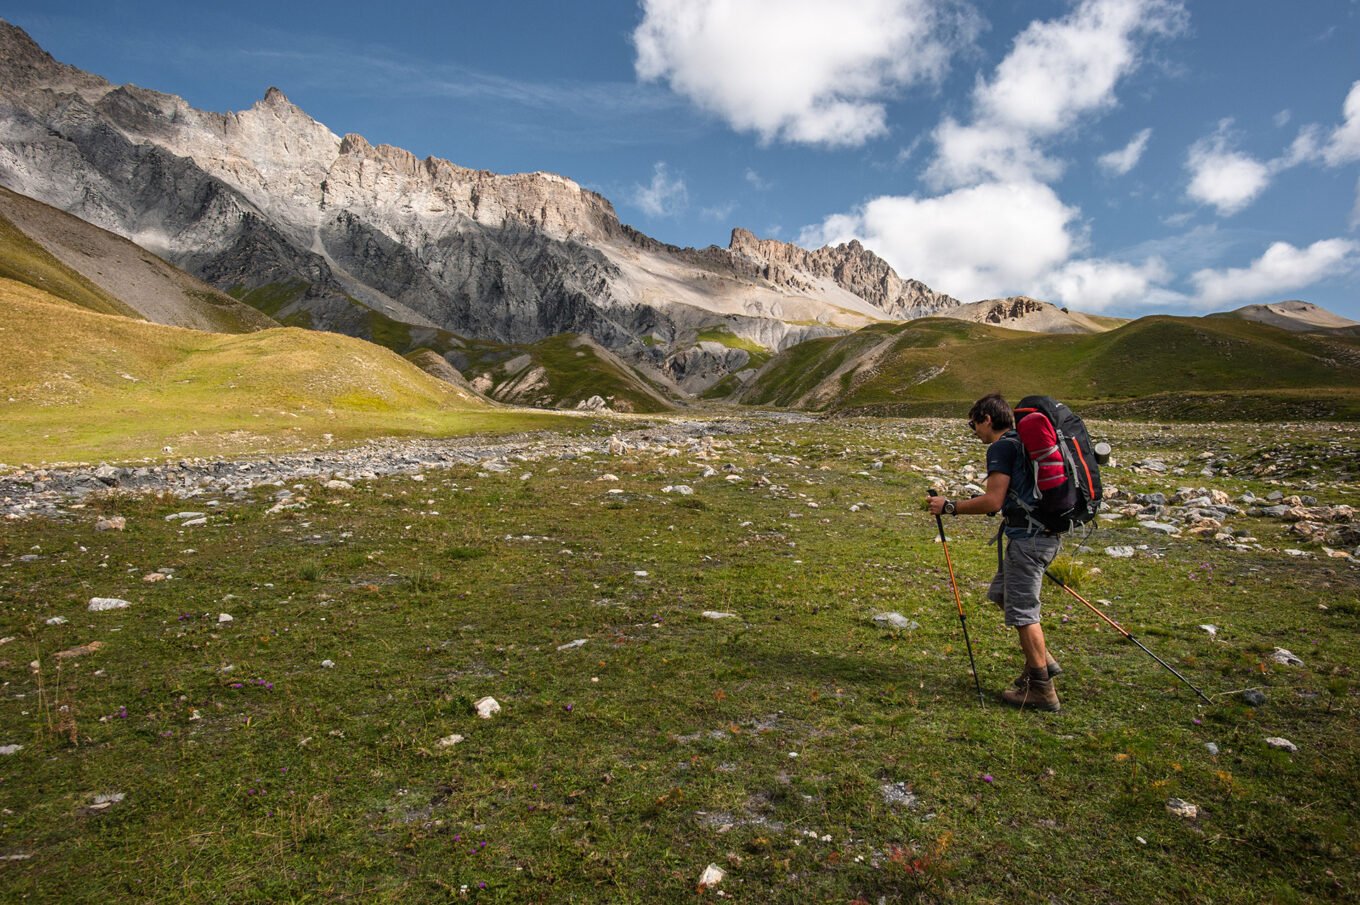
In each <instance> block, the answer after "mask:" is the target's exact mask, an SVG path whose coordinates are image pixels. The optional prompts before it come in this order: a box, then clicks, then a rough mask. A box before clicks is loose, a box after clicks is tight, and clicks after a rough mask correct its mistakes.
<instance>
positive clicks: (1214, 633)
mask: <svg viewBox="0 0 1360 905" xmlns="http://www.w3.org/2000/svg"><path fill="white" fill-rule="evenodd" d="M1200 628H1202V629H1204V630H1205V631H1206V632H1208V633H1209V637H1210V638H1217V637H1218V626H1216V625H1201V626H1200Z"/></svg>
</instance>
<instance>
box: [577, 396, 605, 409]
mask: <svg viewBox="0 0 1360 905" xmlns="http://www.w3.org/2000/svg"><path fill="white" fill-rule="evenodd" d="M608 408H609V406H608V404H606V403H605V401H604V397H603V396H591V397H590V398H589V399H582V400H581V401H580V402H578V403H576V410H577V411H581V412H603V411H606V410H607V409H608Z"/></svg>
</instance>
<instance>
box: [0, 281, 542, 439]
mask: <svg viewBox="0 0 1360 905" xmlns="http://www.w3.org/2000/svg"><path fill="white" fill-rule="evenodd" d="M0 311H2V312H3V321H2V322H0V340H3V341H4V343H5V347H6V361H5V368H4V369H3V371H0V462H7V463H10V464H19V463H39V462H56V461H73V460H74V461H90V460H98V459H123V460H126V459H133V458H138V457H144V456H156V457H159V456H162V455H164V454H163V453H162V447H165V446H169V447H171V449H172V450H173V454H174V455H175V456H191V455H228V454H240V453H250V452H273V451H279V450H283V449H290V448H299V447H303V446H306V445H314V444H316V443H318V442H324V441H325V436H324V435H327V434H329V435H330V437H331V439H332V440H333V441H335V442H345V441H354V440H358V439H362V438H366V437H373V436H386V435H408V434H409V435H450V434H462V433H472V432H480V431H497V430H522V429H526V428H532V427H540V426H549V425H554V424H560V419H558V418H554V417H553V416H550V415H536V414H528V413H522V412H507V411H500V410H496V409H494V408H492V407H489V406H487V405H486V404H485V403H483V402H482V401H481V400H478V399H476V398H475V397H473V396H471V395H470V394H468V393H467V392H465V391H463V390H459V389H458V388H456V387H453V386H451V385H449V384H447V383H444V382H442V381H439V380H436V379H434V378H432V377H430V376H428V375H427V374H425V373H424V372H422V371H420V370H419V369H418V368H416V367H415V366H414V365H412V364H410V363H409V362H407V361H404V360H403V359H401V358H400V357H399V356H397V355H395V354H394V353H392V352H390V351H388V350H386V349H383V348H380V347H378V346H375V345H373V344H371V343H366V342H363V341H362V340H356V339H352V338H349V337H345V336H339V335H337V334H331V333H317V332H311V331H306V330H299V329H293V328H281V329H273V330H266V331H261V332H258V333H251V334H244V335H222V334H213V333H202V332H198V331H194V330H185V329H180V328H175V327H162V326H158V325H154V324H147V323H144V322H139V321H133V320H129V319H127V318H123V317H113V316H108V315H102V314H95V313H92V312H89V311H84V310H81V309H78V308H75V307H73V306H72V305H70V304H67V303H65V302H62V301H61V300H59V299H57V298H55V297H53V296H52V295H50V294H48V293H45V292H42V291H41V290H37V289H34V288H33V287H31V286H29V285H26V284H23V283H19V282H16V281H13V280H0Z"/></svg>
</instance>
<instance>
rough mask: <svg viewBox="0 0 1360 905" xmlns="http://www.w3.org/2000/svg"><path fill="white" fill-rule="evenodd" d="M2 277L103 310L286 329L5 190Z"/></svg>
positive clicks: (134, 249) (106, 235)
mask: <svg viewBox="0 0 1360 905" xmlns="http://www.w3.org/2000/svg"><path fill="white" fill-rule="evenodd" d="M0 276H3V277H5V278H8V279H13V280H17V281H19V282H21V283H27V284H29V285H30V286H33V287H34V288H36V289H41V290H44V291H46V292H49V293H51V294H52V295H54V296H56V297H58V298H60V299H62V300H64V301H67V302H70V303H72V304H75V305H78V306H80V307H82V308H87V309H89V310H91V311H97V312H99V313H101V314H120V315H123V316H125V317H134V318H138V319H143V320H149V321H152V322H154V323H157V324H170V325H174V326H178V327H189V328H192V329H195V330H207V331H210V332H213V333H249V332H251V331H252V330H263V329H266V328H268V327H276V326H278V324H277V323H276V322H275V321H273V320H272V319H270V318H269V317H267V316H265V315H263V314H261V313H260V312H259V311H257V310H255V309H253V308H251V307H250V306H249V305H245V304H242V303H241V302H240V301H238V300H236V299H234V298H232V297H231V296H229V295H227V294H226V293H224V292H219V291H218V290H217V289H214V288H213V287H212V286H209V285H208V284H207V283H204V282H202V281H201V280H198V279H195V278H194V277H192V276H190V275H189V274H187V273H185V272H184V271H182V270H180V269H178V268H177V267H174V266H173V265H171V264H169V263H167V262H166V261H164V260H162V259H161V258H159V257H157V256H156V255H154V254H152V253H151V252H149V251H147V250H146V249H144V248H142V247H141V246H139V245H137V244H135V243H133V242H130V241H128V240H127V239H124V238H123V237H122V236H118V235H115V234H113V233H111V232H109V231H107V230H104V229H100V228H99V227H97V226H94V225H93V224H90V223H86V222H85V221H84V220H81V219H80V218H79V217H75V216H72V215H71V214H68V213H66V212H65V211H61V210H57V209H56V208H54V207H51V206H49V205H46V204H43V203H42V202H40V201H36V200H34V199H32V198H29V197H27V196H25V195H20V194H18V193H17V192H12V191H10V190H8V189H6V188H3V187H0Z"/></svg>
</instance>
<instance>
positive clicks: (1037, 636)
mask: <svg viewBox="0 0 1360 905" xmlns="http://www.w3.org/2000/svg"><path fill="white" fill-rule="evenodd" d="M1015 630H1016V632H1017V633H1018V634H1019V635H1020V649H1021V650H1023V651H1024V652H1025V665H1026V666H1028V667H1029V668H1031V669H1039V668H1041V667H1042V668H1047V666H1048V646H1047V645H1046V644H1044V630H1043V629H1042V628H1041V627H1040V626H1039V623H1037V622H1035V623H1033V624H1032V625H1020V626H1016V629H1015Z"/></svg>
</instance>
